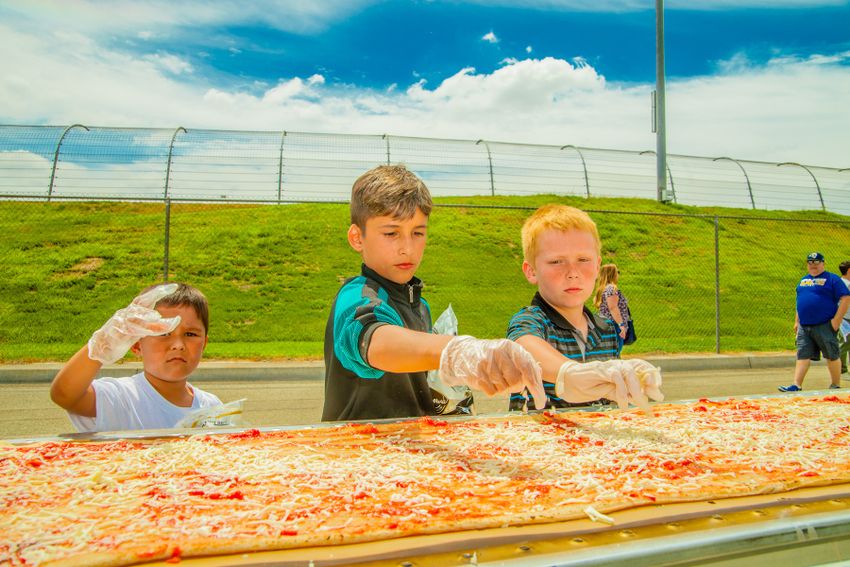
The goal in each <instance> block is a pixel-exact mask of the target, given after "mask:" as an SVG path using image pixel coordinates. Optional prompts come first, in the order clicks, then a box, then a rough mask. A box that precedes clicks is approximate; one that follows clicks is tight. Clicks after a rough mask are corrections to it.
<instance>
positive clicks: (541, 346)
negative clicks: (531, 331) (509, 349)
mask: <svg viewBox="0 0 850 567" xmlns="http://www.w3.org/2000/svg"><path fill="white" fill-rule="evenodd" d="M515 340H516V342H517V343H518V344H519V345H520V346H522V347H523V348H524V349H525V350H527V351H528V352H530V353H531V356H533V357H534V359H535V360H536V361H537V362H538V363H540V368H542V369H543V379H544V380H546V381H547V382H552V383H553V384H554V383H555V380H556V379H557V378H558V372H559V371H560V370H561V366H563V365H564V360H565V359H564V355H563V354H561V353H560V352H558V350H557V349H556V348H555V347H553V346H552V345H550V344H549V343H547V342H546V341H544V340H543V339H541V338H540V337H537V336H534V335H523V336H521V337H519V338H517V339H515ZM540 407H542V406H540Z"/></svg>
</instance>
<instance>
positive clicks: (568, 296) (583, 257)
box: [522, 229, 602, 312]
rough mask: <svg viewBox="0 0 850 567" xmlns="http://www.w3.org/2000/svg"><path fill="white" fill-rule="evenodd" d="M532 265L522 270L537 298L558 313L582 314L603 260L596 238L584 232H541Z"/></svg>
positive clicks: (525, 266) (525, 263)
mask: <svg viewBox="0 0 850 567" xmlns="http://www.w3.org/2000/svg"><path fill="white" fill-rule="evenodd" d="M537 243H538V244H537V257H536V258H535V259H534V263H533V265H532V264H529V263H528V262H523V264H522V271H523V273H524V274H525V277H526V279H528V281H529V282H531V283H532V284H534V285H536V286H537V287H538V290H539V291H540V295H541V296H543V299H545V300H546V302H547V303H549V305H551V306H552V307H554V308H555V309H558V310H559V311H563V310H566V311H573V312H575V311H581V309H582V307H583V306H584V303H585V302H586V301H587V299H588V298H589V297H590V296H591V294H593V288H594V287H595V285H596V277H597V276H598V275H599V266H600V264H601V261H602V259H601V258H600V257H599V253H598V252H597V243H596V239H595V238H594V237H593V235H592V234H591V233H589V232H585V231H583V230H575V229H573V230H566V231H564V230H553V229H549V230H544V231H543V232H542V233H540V236H539V237H538V240H537Z"/></svg>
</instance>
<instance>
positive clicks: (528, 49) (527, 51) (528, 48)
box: [525, 45, 532, 53]
mask: <svg viewBox="0 0 850 567" xmlns="http://www.w3.org/2000/svg"><path fill="white" fill-rule="evenodd" d="M531 51H532V49H531V46H530V45H526V46H525V52H526V53H531Z"/></svg>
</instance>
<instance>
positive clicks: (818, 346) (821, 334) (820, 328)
mask: <svg viewBox="0 0 850 567" xmlns="http://www.w3.org/2000/svg"><path fill="white" fill-rule="evenodd" d="M821 353H823V355H824V357H825V358H826V359H827V360H838V357H839V354H838V335H837V334H836V332H835V330H834V329H833V328H832V322H831V321H827V322H826V323H821V324H820V325H800V327H799V328H798V329H797V360H805V359H807V358H808V359H809V360H820V355H821Z"/></svg>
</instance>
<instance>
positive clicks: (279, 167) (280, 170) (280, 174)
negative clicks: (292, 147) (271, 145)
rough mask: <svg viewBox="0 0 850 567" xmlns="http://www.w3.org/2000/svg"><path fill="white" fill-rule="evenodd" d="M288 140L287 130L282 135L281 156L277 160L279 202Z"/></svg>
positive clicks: (278, 201)
mask: <svg viewBox="0 0 850 567" xmlns="http://www.w3.org/2000/svg"><path fill="white" fill-rule="evenodd" d="M284 140H286V130H284V131H283V133H282V134H281V135H280V158H279V160H278V162H277V204H278V205H279V204H280V199H281V196H282V195H283V142H284Z"/></svg>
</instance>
